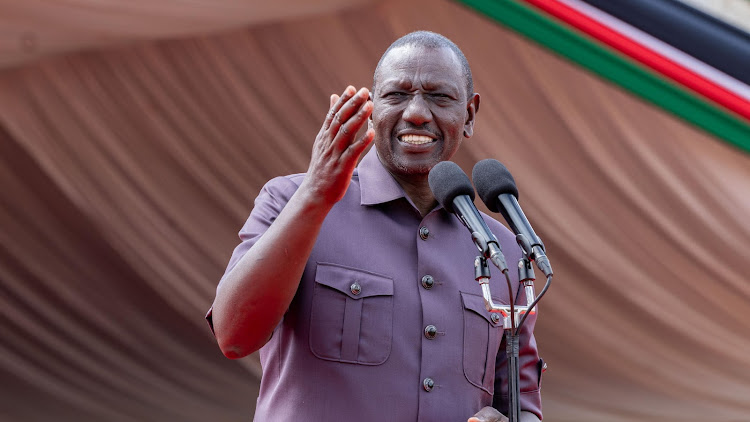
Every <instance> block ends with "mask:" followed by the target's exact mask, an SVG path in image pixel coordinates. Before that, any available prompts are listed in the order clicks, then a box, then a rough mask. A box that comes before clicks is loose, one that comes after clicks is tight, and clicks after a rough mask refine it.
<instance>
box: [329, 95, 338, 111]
mask: <svg viewBox="0 0 750 422" xmlns="http://www.w3.org/2000/svg"><path fill="white" fill-rule="evenodd" d="M338 100H339V96H338V95H336V94H331V105H329V106H328V108H329V109H331V108H333V106H334V105H336V102H337V101H338Z"/></svg>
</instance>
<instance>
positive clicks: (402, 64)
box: [375, 45, 466, 88]
mask: <svg viewBox="0 0 750 422" xmlns="http://www.w3.org/2000/svg"><path fill="white" fill-rule="evenodd" d="M415 79H417V80H415ZM375 81H376V84H377V85H378V86H381V85H384V84H388V83H405V82H409V83H412V84H413V83H415V82H418V83H421V84H425V83H427V84H431V85H438V84H440V85H443V84H447V85H452V86H455V87H456V88H460V87H462V86H463V85H465V83H466V81H465V77H464V74H463V68H462V67H461V62H460V61H459V59H458V57H456V54H455V53H454V52H453V51H452V50H451V49H449V48H447V47H437V48H430V47H423V46H410V45H406V46H402V47H398V48H394V49H393V50H391V51H389V52H388V54H387V55H386V56H385V57H384V58H383V61H382V62H381V64H380V68H379V69H378V72H377V74H376V75H375Z"/></svg>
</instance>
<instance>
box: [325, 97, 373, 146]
mask: <svg viewBox="0 0 750 422" xmlns="http://www.w3.org/2000/svg"><path fill="white" fill-rule="evenodd" d="M368 96H369V91H368V89H367V88H362V89H360V90H359V91H357V93H356V94H355V95H354V96H352V97H351V98H349V99H348V100H347V101H346V103H344V104H343V105H342V106H341V108H340V109H339V110H338V111H337V112H336V114H335V115H334V116H333V119H332V121H331V124H330V126H329V130H330V132H331V133H332V134H333V136H336V134H337V133H338V131H339V128H341V126H342V125H344V124H345V123H347V122H348V121H349V118H350V117H351V116H352V115H354V113H356V112H357V110H360V109H361V108H362V105H363V104H365V103H367V98H368ZM342 99H343V97H342ZM349 129H350V128H346V131H348V130H349ZM349 133H350V134H351V135H354V132H349Z"/></svg>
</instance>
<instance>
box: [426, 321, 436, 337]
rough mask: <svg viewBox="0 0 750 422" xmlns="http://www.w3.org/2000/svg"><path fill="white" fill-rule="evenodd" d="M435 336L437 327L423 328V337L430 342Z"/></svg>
mask: <svg viewBox="0 0 750 422" xmlns="http://www.w3.org/2000/svg"><path fill="white" fill-rule="evenodd" d="M436 335H437V327H436V326H434V325H432V324H430V325H428V326H426V327H424V336H425V337H427V338H428V339H430V340H432V339H434V338H435V336H436Z"/></svg>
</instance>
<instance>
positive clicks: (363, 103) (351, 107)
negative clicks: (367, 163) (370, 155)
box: [300, 86, 375, 206]
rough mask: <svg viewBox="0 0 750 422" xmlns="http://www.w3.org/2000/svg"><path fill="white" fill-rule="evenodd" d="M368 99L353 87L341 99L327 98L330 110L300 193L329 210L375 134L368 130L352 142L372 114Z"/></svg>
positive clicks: (314, 146) (335, 97) (321, 129)
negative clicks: (305, 191) (327, 207)
mask: <svg viewBox="0 0 750 422" xmlns="http://www.w3.org/2000/svg"><path fill="white" fill-rule="evenodd" d="M369 96H370V92H369V90H368V89H367V88H362V89H360V90H359V91H356V92H355V90H354V87H353V86H349V87H347V88H346V90H344V93H343V94H342V95H341V97H339V96H337V95H335V94H334V95H332V96H331V107H330V109H329V110H328V114H327V115H326V118H325V121H324V122H323V126H322V127H321V128H320V132H318V135H317V137H316V138H315V143H314V145H313V151H312V157H311V159H310V167H309V168H308V170H307V177H306V178H305V181H304V182H303V186H304V189H309V190H310V193H311V194H312V197H313V198H315V199H316V200H318V201H321V202H322V203H323V204H325V205H328V206H333V204H335V203H336V202H338V201H339V200H340V199H341V198H342V197H343V196H344V194H345V193H346V189H347V188H348V187H349V182H350V180H351V177H352V173H353V172H354V168H355V167H356V165H357V160H358V159H359V156H360V155H362V152H363V151H364V150H365V148H367V146H368V145H369V144H370V142H372V140H373V138H374V137H375V132H374V131H373V130H372V129H368V130H367V131H366V132H365V133H364V135H362V136H361V137H360V138H359V139H355V137H356V136H357V132H358V131H359V130H360V128H362V126H363V125H364V124H365V123H366V122H367V119H368V117H370V114H371V113H372V101H369V100H368V98H369ZM303 186H300V189H303Z"/></svg>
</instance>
